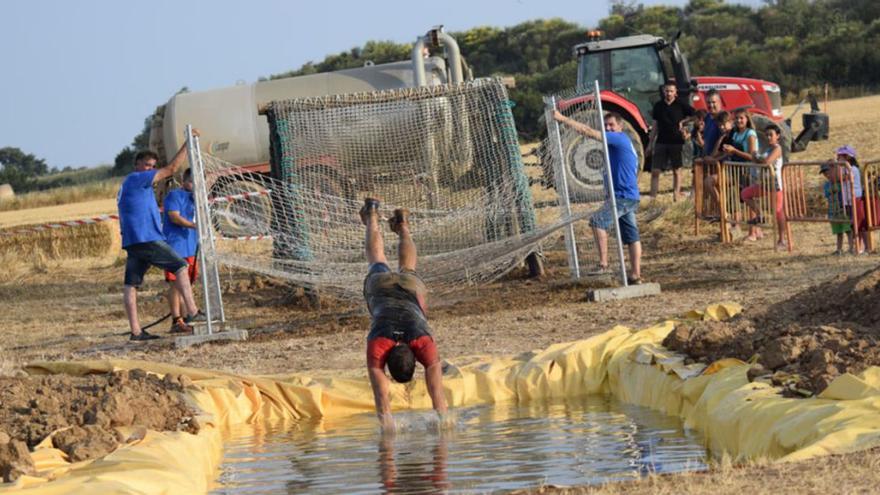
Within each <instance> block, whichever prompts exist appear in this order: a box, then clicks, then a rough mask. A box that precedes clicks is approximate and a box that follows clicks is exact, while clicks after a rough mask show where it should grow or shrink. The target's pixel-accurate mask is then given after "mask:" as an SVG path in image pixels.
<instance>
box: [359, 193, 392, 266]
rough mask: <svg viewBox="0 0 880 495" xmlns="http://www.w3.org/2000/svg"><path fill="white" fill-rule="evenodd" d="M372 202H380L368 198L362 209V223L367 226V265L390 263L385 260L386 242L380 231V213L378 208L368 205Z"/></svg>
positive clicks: (365, 248) (365, 243)
mask: <svg viewBox="0 0 880 495" xmlns="http://www.w3.org/2000/svg"><path fill="white" fill-rule="evenodd" d="M370 201H375V202H376V204H378V201H377V200H375V199H372V198H367V199H366V201H365V204H364V207H363V208H361V222H363V224H364V226H366V233H365V235H364V254H365V255H366V257H367V263H369V264H371V265H372V264H373V263H385V264H387V263H388V259H387V258H385V241H384V240H383V239H382V231H381V230H379V211H378V209H377V208H376V207H372V206H370V205H368V204H367V203H369V202H370Z"/></svg>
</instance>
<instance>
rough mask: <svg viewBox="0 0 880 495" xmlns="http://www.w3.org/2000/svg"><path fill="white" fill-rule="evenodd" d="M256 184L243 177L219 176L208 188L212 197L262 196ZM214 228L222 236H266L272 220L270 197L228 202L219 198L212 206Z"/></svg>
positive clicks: (261, 189) (239, 199) (263, 196)
mask: <svg viewBox="0 0 880 495" xmlns="http://www.w3.org/2000/svg"><path fill="white" fill-rule="evenodd" d="M265 190H266V189H265V188H264V187H263V186H261V185H260V184H259V183H258V182H255V181H250V180H247V179H244V178H240V177H236V178H231V177H221V178H220V179H218V180H217V183H215V184H214V186H213V187H212V188H211V196H213V197H214V198H217V199H219V198H223V197H227V196H235V195H239V194H245V193H262V192H265ZM211 217H212V219H213V222H214V228H215V229H217V231H218V232H220V234H221V235H223V236H225V237H239V236H251V235H266V234H268V233H269V226H270V223H271V220H272V198H271V197H270V195H266V194H256V195H253V196H248V197H245V198H237V199H234V200H231V201H224V200H222V199H220V200H219V201H215V202H214V203H212V205H211Z"/></svg>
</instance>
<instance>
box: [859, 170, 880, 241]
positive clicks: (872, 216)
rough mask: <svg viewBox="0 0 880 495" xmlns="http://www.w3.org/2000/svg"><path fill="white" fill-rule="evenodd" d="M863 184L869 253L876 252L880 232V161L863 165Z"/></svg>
mask: <svg viewBox="0 0 880 495" xmlns="http://www.w3.org/2000/svg"><path fill="white" fill-rule="evenodd" d="M862 182H863V185H864V187H863V192H864V198H865V205H866V208H865V219H866V225H865V228H866V229H867V231H868V236H867V237H868V246H867V249H868V251H874V236H873V235H872V234H871V233H872V232H873V231H875V230H880V160H870V161H867V162H865V163H864V164H863V165H862Z"/></svg>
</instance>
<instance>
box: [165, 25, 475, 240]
mask: <svg viewBox="0 0 880 495" xmlns="http://www.w3.org/2000/svg"><path fill="white" fill-rule="evenodd" d="M427 45H430V46H433V47H440V46H441V45H442V46H444V47H445V48H446V50H445V55H446V57H440V56H430V57H425V56H424V54H423V49H424V47H425V46H427ZM447 62H448V63H447ZM464 67H465V64H464V62H463V60H462V59H461V56H460V53H459V51H458V45H457V43H455V40H454V39H452V38H451V37H450V36H449V35H448V34H446V33H444V32H443V31H442V28H435V29H432V30H431V31H429V32H428V34H426V35H425V36H422V37H419V38H418V39H417V41H416V44H415V46H414V47H413V51H412V58H411V60H408V61H400V62H392V63H386V64H377V65H374V64H372V63H370V62H367V63H366V64H365V65H364V66H363V67H359V68H354V69H344V70H340V71H335V72H327V73H318V74H309V75H304V76H296V77H289V78H283V79H275V80H269V81H258V82H256V83H253V84H239V85H235V86H231V87H227V88H220V89H213V90H207V91H199V92H190V93H181V94H177V95H175V96H173V97H172V98H171V99H170V100H169V101H168V102H167V103H166V104H164V105H162V106H160V107H158V108H157V109H156V112H155V113H154V115H153V117H152V119H151V129H150V148H151V149H154V150H156V151H157V152H158V153H159V155H160V163H164V162H165V160H166V159H167V158H168V157H170V156H172V155H173V154H174V153H175V152H176V151H177V149H179V147H180V146H181V144H182V143H183V136H184V127H185V126H186V125H187V124H191V125H193V126H194V127H196V128H198V129H199V130H200V131H201V134H202V139H201V142H202V146H203V149H204V150H205V151H206V152H208V153H210V154H211V155H213V156H215V157H217V158H220V159H222V160H224V161H226V162H228V163H230V164H232V165H234V166H235V174H234V177H235V179H232V177H233V175H232V174H230V179H229V180H224V179H223V178H222V177H221V178H220V179H219V180H217V181H216V182H215V183H214V184H213V185H212V186H211V191H210V194H211V195H212V196H218V195H230V194H238V193H241V192H256V191H258V190H259V189H260V186H259V185H258V183H257V182H251V181H248V180H247V177H248V176H249V175H251V174H266V175H268V174H269V173H270V165H269V150H270V146H269V125H268V122H267V120H266V117H265V116H264V115H260V114H259V111H258V109H259V108H260V107H262V106H263V105H265V104H267V103H269V102H271V101H277V100H286V99H292V98H301V97H310V96H326V95H339V94H348V93H360V92H371V91H380V90H386V89H398V88H406V87H413V86H424V85H439V84H444V83H447V82H461V81H462V80H463V78H464V74H465V70H464ZM315 162H316V166H317V168H318V170H310V171H309V172H310V173H319V174H322V176H323V177H322V179H323V180H321V181H320V182H321V183H322V184H324V185H325V186H324V187H325V188H326V189H327V190H325V191H323V192H324V193H329V194H334V195H338V196H344V197H348V196H352V195H353V193H354V191H353V188H355V187H356V186H355V185H354V184H353V182H354V180H353V178H351V177H345V176H343V175H342V174H341V173H340V172H338V171H336V170H335V169H334V166H333V163H332V160H331V161H330V163H328V160H327V159H326V157H316V160H315ZM181 172H182V171H181ZM242 173H243V174H242ZM169 187H170V181H169V182H168V183H166V184H163V185H160V187H159V188H158V196H159V199H160V200H161V199H162V198H163V197H164V194H165V192H166V191H167V190H168V188H169ZM261 201H262V202H263V203H262V204H261V205H260V207H261V208H262V209H263V211H265V212H266V214H265V215H264V217H265V218H269V209H270V208H271V201H270V200H269V198H263V199H262V200H261ZM251 206H253V205H251ZM227 208H229V209H231V210H234V209H235V208H236V203H234V202H232V203H229V204H228V206H227ZM251 212H253V208H251ZM250 215H253V213H251V214H250ZM238 217H239V214H238V213H237V212H234V211H231V212H230V215H224V216H223V218H225V220H223V225H222V226H221V230H222V231H223V232H224V233H225V234H227V235H249V234H256V233H257V232H253V230H254V228H253V225H252V223H251V225H250V226H245V225H236V222H235V221H234V219H235V218H238ZM258 230H259V229H258Z"/></svg>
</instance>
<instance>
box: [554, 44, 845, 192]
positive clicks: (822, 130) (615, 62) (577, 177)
mask: <svg viewBox="0 0 880 495" xmlns="http://www.w3.org/2000/svg"><path fill="white" fill-rule="evenodd" d="M680 35H681V33H679V34H678V35H677V36H676V37H675V39H673V40H672V42H671V43H670V42H667V41H666V40H664V39H663V38H660V37H657V36H651V35H638V36H628V37H624V38H617V39H614V40H600V39H599V36H600V33H599V32H596V31H591V32H590V33H589V39H590V41H588V42H586V43H582V44H579V45H577V46H575V47H574V52H575V54H576V56H577V57H578V74H577V82H578V88H584V93H585V94H584V95H582V96H578V97H575V98H570V99H567V100H562V101H560V102H558V104H557V105H558V107H559V109H560V110H563V111H564V110H568V113H577V111H578V109H579V107H583V108H584V111H589V110H587V108H591V107H592V99H593V97H592V92H591V90H592V88H593V85H594V84H595V83H594V82H593V81H599V88H600V91H601V92H600V98H601V100H602V108H603V110H605V111H615V112H617V113H619V114H620V115H622V116H623V118H624V119H625V120H626V124H625V125H624V128H625V130H626V132H627V133H628V134H629V135H630V137H631V138H632V140H633V144H634V146H635V148H636V152H637V153H638V155H639V166H640V167H641V166H642V165H643V164H644V161H645V156H644V149H645V147H646V146H647V143H648V135H649V130H650V126H651V124H652V123H653V121H652V119H651V109H652V108H653V106H654V103H656V102H657V101H659V100H660V98H661V95H660V87H661V85H662V84H663V83H664V81H666V80H668V79H674V80H675V81H676V83H677V86H678V94H679V97H680V98H683V99H686V100H687V101H689V102H690V103H691V105H692V106H693V107H694V108H696V109H700V108H702V109H705V108H706V104H705V93H706V92H707V91H709V90H710V89H715V90H717V91H718V92H719V93H720V95H721V101H722V105H723V108H724V109H725V110H728V111H731V110H734V109H737V108H746V109H748V111H749V112H750V113H751V116H752V121H753V123H754V124H755V126H756V127H757V128H758V130H759V131H760V130H763V129H764V128H765V127H766V126H768V125H770V124H771V123H775V124H776V125H778V126H779V127H780V128H781V129H782V145H783V149H784V150H785V155H786V158H787V156H788V153H789V152H798V151H803V150H804V149H806V147H807V144H808V143H809V142H810V141H818V140H820V139H828V116H827V115H826V114H823V113H820V112H819V108H818V105H817V102H816V100H815V98H813V97H811V107H812V108H811V111H810V112H808V113H804V114H803V116H802V118H803V128H804V130H803V131H802V132H801V133H800V134H799V135H798V136H797V137H796V138H794V139H792V133H791V119H790V118H789V119H786V118H785V117H784V116H783V115H782V97H781V94H780V91H779V85H777V84H776V83H772V82H768V81H762V80H759V79H747V78H742V77H717V76H702V77H699V76H698V77H693V78H692V77H691V73H690V67H689V66H688V62H687V59H686V58H685V55H684V54H683V53H682V52H681V50H679V48H678V42H677V41H678V37H679V36H680ZM571 107H574V108H571ZM758 135H759V136H761V139H762V140H763V139H764V138H763V133H761V132H759V133H758ZM762 144H763V143H762ZM565 155H566V163H567V170H566V172H567V174H568V177H567V179H568V184H569V193H570V195H571V197H572V199H574V200H577V199H585V198H587V197H590V196H591V195H590V194H589V192H590V191H592V192H593V194H592V196H595V191H596V189H597V187H601V185H602V170H603V168H602V167H603V163H604V161H603V160H604V155H603V154H602V151H601V149H600V147H599V146H598V144H597V143H596V142H595V141H593V140H590V139H574V140H572V141H570V142H569V143H568V145H567V146H566V149H565ZM545 170H547V169H546V168H545ZM547 171H549V170H547ZM550 183H551V184H552V182H550Z"/></svg>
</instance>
